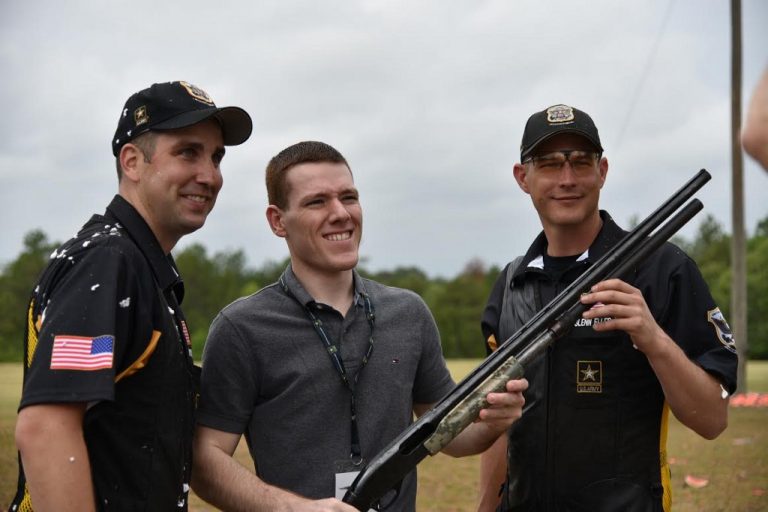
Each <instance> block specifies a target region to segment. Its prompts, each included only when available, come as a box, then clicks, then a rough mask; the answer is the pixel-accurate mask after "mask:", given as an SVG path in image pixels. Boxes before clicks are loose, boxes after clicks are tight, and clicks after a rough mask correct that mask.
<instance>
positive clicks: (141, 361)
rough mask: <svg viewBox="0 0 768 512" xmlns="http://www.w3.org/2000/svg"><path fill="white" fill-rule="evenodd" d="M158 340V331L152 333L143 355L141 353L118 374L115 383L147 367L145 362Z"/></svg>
mask: <svg viewBox="0 0 768 512" xmlns="http://www.w3.org/2000/svg"><path fill="white" fill-rule="evenodd" d="M159 340H160V331H152V337H151V338H150V339H149V343H148V344H147V348H146V349H144V353H142V354H141V355H140V356H139V358H138V359H136V360H135V361H134V362H133V363H131V365H130V366H129V367H128V368H126V369H125V370H123V371H122V372H120V375H118V376H117V377H115V382H119V381H120V379H122V378H123V377H128V376H130V375H133V374H134V373H136V372H137V371H139V370H141V369H142V368H144V367H145V366H146V365H147V360H148V359H149V357H150V356H151V355H152V353H153V352H154V351H155V349H156V348H157V342H158V341H159Z"/></svg>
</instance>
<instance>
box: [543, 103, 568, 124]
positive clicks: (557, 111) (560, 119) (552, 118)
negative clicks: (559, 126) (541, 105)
mask: <svg viewBox="0 0 768 512" xmlns="http://www.w3.org/2000/svg"><path fill="white" fill-rule="evenodd" d="M547 121H548V122H549V123H570V122H571V121H573V108H571V107H569V106H568V105H555V106H552V107H549V108H548V109H547Z"/></svg>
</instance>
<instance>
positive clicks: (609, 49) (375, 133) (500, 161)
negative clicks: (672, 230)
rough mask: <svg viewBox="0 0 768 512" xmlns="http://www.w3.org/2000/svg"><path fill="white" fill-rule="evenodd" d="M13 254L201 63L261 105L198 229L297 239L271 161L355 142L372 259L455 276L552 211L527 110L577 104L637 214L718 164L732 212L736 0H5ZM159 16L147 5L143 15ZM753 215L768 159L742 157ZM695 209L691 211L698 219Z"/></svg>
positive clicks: (79, 197) (7, 219)
mask: <svg viewBox="0 0 768 512" xmlns="http://www.w3.org/2000/svg"><path fill="white" fill-rule="evenodd" d="M743 4H744V5H743V11H744V96H745V97H744V102H746V101H747V97H748V95H749V93H750V91H751V87H752V86H753V85H754V83H755V82H756V80H757V77H758V75H759V73H760V72H761V70H762V69H763V68H764V66H766V64H768V34H766V33H765V31H764V29H763V25H764V21H765V20H766V19H768V8H767V7H766V5H765V4H764V2H762V1H761V0H747V1H744V2H743ZM0 9H1V11H0V66H2V69H3V70H4V79H3V80H2V82H1V83H0V95H1V96H0V97H2V98H3V99H4V101H3V116H4V118H3V122H2V123H0V180H2V184H3V185H4V186H3V187H2V188H0V215H2V217H3V219H4V221H3V223H2V224H1V226H2V228H1V229H2V231H1V232H0V236H2V239H3V240H4V243H3V245H2V248H0V262H1V261H8V260H10V259H11V258H13V257H15V256H16V254H18V251H19V250H20V248H21V240H22V237H23V234H24V233H26V232H27V231H29V230H30V229H32V228H34V227H42V228H43V229H44V230H45V231H46V232H47V233H48V234H49V235H50V237H51V238H54V239H63V238H66V237H68V236H70V235H71V234H72V233H74V231H75V230H76V229H77V227H78V226H79V225H80V224H82V222H84V221H85V219H86V218H87V217H88V216H89V214H90V213H91V212H99V211H101V210H102V209H103V207H104V206H105V204H106V203H107V201H108V200H109V198H110V197H111V195H112V194H113V193H114V192H115V190H116V179H115V173H114V169H113V167H114V164H113V158H112V155H111V153H110V146H109V141H110V139H111V137H112V133H113V131H114V126H115V122H116V119H117V116H118V114H119V112H120V110H121V107H122V104H123V102H124V101H125V99H126V98H127V97H128V95H130V94H131V93H132V92H134V91H135V90H137V89H140V88H143V87H145V86H147V85H149V84H150V83H152V82H156V81H166V80H173V79H184V80H188V81H190V82H193V83H195V84H197V85H199V86H201V87H203V88H204V89H205V90H207V91H208V92H209V93H210V94H211V96H212V97H213V98H214V99H216V101H217V102H218V103H219V104H220V105H225V104H226V105H232V104H235V105H240V106H243V107H245V108H246V109H247V110H248V111H249V112H250V113H251V115H252V116H253V118H254V122H255V126H254V134H253V136H252V138H251V140H249V141H248V142H247V143H246V144H245V145H244V146H242V147H237V148H231V151H229V152H228V154H227V157H226V159H225V161H224V175H225V187H224V190H223V191H222V194H221V195H220V198H219V202H218V204H217V206H216V210H215V211H214V213H213V215H212V216H211V218H210V219H209V221H208V223H207V225H206V226H205V228H203V229H202V230H201V231H199V232H198V233H195V234H194V235H192V236H190V237H187V238H186V239H184V241H183V242H182V244H181V246H184V245H186V244H188V243H192V242H196V241H197V242H201V243H203V244H205V245H206V246H207V247H208V248H209V249H210V250H212V251H217V250H222V249H237V248H243V249H245V250H246V252H247V254H248V256H249V260H250V262H251V263H252V264H256V265H258V264H261V263H262V262H263V261H265V260H267V259H271V260H277V259H281V258H283V257H284V256H285V255H286V254H287V251H286V250H285V247H284V242H283V241H282V240H281V239H278V238H276V237H274V236H273V235H272V234H271V232H269V230H268V229H267V227H266V222H265V220H264V213H263V211H264V207H265V205H266V194H265V192H264V189H263V169H264V166H265V165H266V163H267V161H268V160H269V158H270V157H271V156H272V155H274V154H276V153H277V152H278V151H279V150H280V149H282V148H283V147H285V146H287V145H289V144H291V143H294V142H296V141H298V140H305V139H316V140H323V141H325V142H328V143H330V144H332V145H334V146H336V147H337V148H338V149H339V150H340V151H341V152H342V153H344V154H345V156H347V158H348V159H349V161H350V163H351V165H352V168H353V171H354V173H355V178H356V181H357V184H358V187H359V188H360V189H361V193H362V200H363V207H364V211H365V229H366V233H365V236H364V242H363V247H362V253H363V255H365V256H367V261H368V263H367V264H368V266H369V267H370V268H374V269H383V268H392V267H394V266H396V265H416V266H419V267H421V268H423V269H424V270H425V271H427V272H428V273H429V274H432V275H436V274H438V275H445V276H450V275H453V274H455V273H456V272H458V271H459V270H460V269H461V268H462V267H463V266H464V264H465V263H466V262H467V261H468V260H469V259H471V258H473V257H480V258H482V259H484V260H485V261H486V262H488V263H493V264H498V265H502V264H504V263H505V262H506V261H508V260H509V259H511V258H512V257H513V256H514V255H516V254H517V253H519V252H521V251H523V250H524V249H525V248H526V247H527V245H528V244H529V243H530V240H531V238H532V237H533V236H534V235H535V233H536V232H537V231H538V229H539V224H538V219H537V217H536V215H535V212H534V211H533V209H532V207H531V205H530V201H529V199H528V197H527V196H525V195H524V194H523V193H522V192H520V191H519V190H518V189H517V187H516V185H515V183H514V180H513V179H512V175H511V169H512V165H513V164H514V162H515V161H516V160H517V158H518V145H519V141H520V137H521V135H522V129H523V125H524V123H525V120H526V119H527V117H528V116H529V115H530V114H531V113H532V112H533V111H535V110H540V109H542V108H544V107H546V106H548V105H551V104H554V103H560V102H566V103H570V104H573V105H575V106H577V107H580V108H583V109H585V110H587V111H588V112H590V113H591V114H592V115H593V117H594V118H595V120H596V121H597V123H598V126H599V128H600V133H601V135H602V137H603V142H604V146H605V148H606V155H607V156H608V158H609V160H610V162H611V172H610V176H609V180H608V184H607V185H606V188H605V191H604V194H603V200H604V205H605V207H607V208H608V209H610V210H611V211H612V213H614V217H615V218H616V219H617V220H618V221H619V222H622V223H624V224H626V223H627V222H628V220H629V218H630V217H631V216H632V215H634V214H638V215H641V216H644V215H645V214H647V213H649V212H650V211H651V210H652V209H654V208H655V207H656V206H657V205H658V204H659V203H660V202H661V201H662V200H663V199H665V198H666V197H667V196H668V195H669V194H670V193H672V191H673V190H675V189H676V188H677V187H678V186H679V185H680V184H682V183H683V182H684V181H686V180H687V179H688V178H689V177H690V176H692V175H693V173H694V172H695V171H696V170H698V169H699V168H701V167H707V168H709V169H710V170H711V171H712V173H713V175H714V179H713V181H712V183H711V184H709V185H708V186H707V187H706V188H705V189H704V190H703V191H702V192H701V194H700V197H701V198H702V199H703V200H704V202H705V207H706V211H707V212H710V213H714V214H715V215H716V216H717V217H718V218H720V220H721V222H723V223H724V225H725V226H726V229H730V206H729V204H730V203H729V201H730V199H729V198H730V190H729V186H730V178H729V167H730V140H729V137H730V120H729V116H730V112H729V101H730V99H729V94H730V92H729V87H730V78H729V73H730V60H729V44H730V34H729V27H730V22H729V19H728V17H729V12H728V6H727V4H726V3H723V2H718V3H715V2H710V3H706V4H705V5H703V4H702V3H701V2H697V1H694V0H680V1H677V2H668V1H661V0H658V1H651V2H630V3H627V2H614V1H609V0H599V1H593V2H587V1H567V2H566V1H554V0H553V1H550V2H539V1H533V0H525V1H520V2H505V1H500V0H499V1H485V2H470V1H464V2H452V3H450V4H446V3H445V2H438V1H430V2H405V1H400V2H390V1H381V0H379V1H363V2H354V3H350V2H341V1H336V2H323V3H317V2H308V1H301V2H299V1H290V0H289V1H264V2H258V4H254V3H251V2H244V1H224V2H218V3H213V4H212V3H210V2H200V1H191V2H187V3H185V4H184V7H183V8H181V7H180V6H179V4H173V3H162V2H160V3H158V2H148V1H147V0H137V1H134V2H127V1H114V2H99V3H93V2H86V1H78V2H66V3H62V2H54V1H51V0H48V1H41V2H27V3H23V2H6V3H4V4H3V5H2V7H0ZM147 13H151V15H150V14H147ZM745 164H746V165H747V167H746V185H747V190H746V201H747V207H746V210H747V212H746V213H747V226H748V228H749V229H752V228H753V227H754V224H755V223H756V221H757V220H758V219H760V218H763V217H765V216H766V215H767V214H768V206H766V203H765V201H764V191H765V190H766V185H767V184H768V183H767V182H768V174H766V173H763V172H762V171H760V170H759V169H757V167H756V166H755V165H754V163H753V162H751V161H750V160H748V159H747V160H745ZM695 225H696V221H694V222H692V225H691V227H690V228H688V227H687V228H686V232H687V233H688V235H692V233H693V230H694V228H695Z"/></svg>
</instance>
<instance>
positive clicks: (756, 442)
mask: <svg viewBox="0 0 768 512" xmlns="http://www.w3.org/2000/svg"><path fill="white" fill-rule="evenodd" d="M478 363H479V361H478V360H450V361H449V366H450V368H451V372H452V373H453V375H454V377H455V378H457V379H460V378H462V377H463V376H464V375H466V374H467V373H468V372H469V371H471V370H472V369H473V368H474V367H475V366H477V364H478ZM21 373H22V370H21V365H20V364H17V363H2V364H0V509H4V507H6V506H7V504H8V503H9V502H10V499H11V497H12V496H13V493H14V492H15V488H16V449H15V447H14V441H13V429H14V425H15V421H16V408H17V405H18V400H19V395H20V390H21ZM748 375H749V389H750V391H753V392H762V393H766V392H768V361H757V362H751V363H750V364H749V371H748ZM729 418H730V419H729V426H728V429H727V430H726V431H725V432H724V433H723V434H722V435H721V436H720V437H719V438H718V439H716V440H714V441H706V440H704V439H701V438H699V437H698V436H697V435H695V434H693V433H692V432H690V431H688V430H687V429H686V428H684V427H682V426H681V425H680V424H679V423H678V422H677V421H676V420H674V419H673V420H672V421H671V423H670V429H669V441H668V444H667V448H668V452H669V457H670V462H671V465H672V485H673V504H674V510H675V511H676V512H694V511H697V512H699V511H701V512H716V511H729V512H730V511H743V512H752V511H754V512H757V511H763V510H768V458H766V454H767V453H768V434H767V433H766V430H767V429H766V426H767V425H768V407H731V410H730V416H729ZM236 456H237V458H238V460H240V462H241V463H242V464H243V465H245V466H247V467H249V468H252V464H251V462H250V458H249V457H248V452H247V449H246V447H245V443H241V445H240V447H239V448H238V450H237V453H236ZM478 465H479V458H478V457H467V458H464V459H451V458H450V457H446V456H443V455H438V456H436V457H429V458H427V459H426V460H425V461H424V462H423V463H422V464H420V465H419V494H418V504H417V510H418V511H419V512H432V511H434V512H437V511H440V512H452V511H454V512H464V511H471V510H473V509H474V504H475V499H476V496H477V475H478ZM686 476H692V477H694V478H695V479H697V480H692V481H691V483H695V482H700V483H702V482H706V484H705V485H704V486H703V487H701V488H694V487H691V486H689V485H687V484H686V483H685V477H686ZM191 505H192V506H191V508H190V509H191V510H192V511H195V512H201V511H212V510H216V509H215V508H213V507H210V506H208V505H206V504H205V503H203V502H202V501H200V500H199V499H198V498H197V497H195V496H193V497H192V502H191Z"/></svg>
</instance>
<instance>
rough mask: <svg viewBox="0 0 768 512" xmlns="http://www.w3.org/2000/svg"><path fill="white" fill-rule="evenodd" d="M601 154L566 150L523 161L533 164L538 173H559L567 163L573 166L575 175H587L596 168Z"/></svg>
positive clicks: (530, 157)
mask: <svg viewBox="0 0 768 512" xmlns="http://www.w3.org/2000/svg"><path fill="white" fill-rule="evenodd" d="M599 158H600V153H598V152H596V151H584V150H581V149H564V150H562V151H553V152H552V153H546V154H544V155H534V156H529V157H528V158H526V159H525V160H523V163H524V164H528V163H533V167H534V168H535V169H536V170H537V171H542V172H552V173H554V172H559V171H560V170H561V169H562V168H563V166H564V165H565V162H568V163H570V164H571V169H573V172H574V173H575V174H582V175H583V174H587V173H588V172H589V171H592V170H593V169H594V168H595V163H596V162H597V161H598V160H599Z"/></svg>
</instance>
